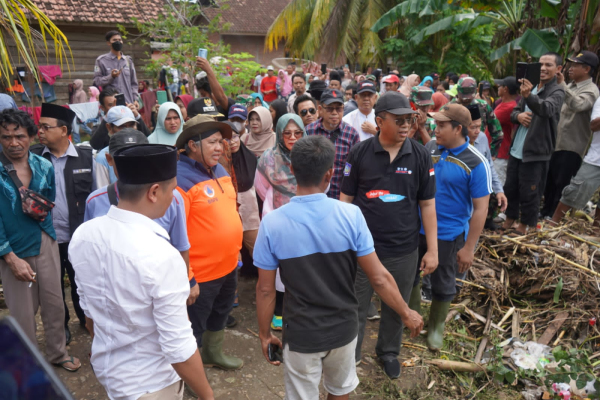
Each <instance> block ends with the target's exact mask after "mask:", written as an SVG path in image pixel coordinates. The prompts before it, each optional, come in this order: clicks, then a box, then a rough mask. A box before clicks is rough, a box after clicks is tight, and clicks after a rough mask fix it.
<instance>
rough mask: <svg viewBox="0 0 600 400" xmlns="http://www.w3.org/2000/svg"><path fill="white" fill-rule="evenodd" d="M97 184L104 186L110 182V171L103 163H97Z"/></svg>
mask: <svg viewBox="0 0 600 400" xmlns="http://www.w3.org/2000/svg"><path fill="white" fill-rule="evenodd" d="M94 175H95V176H96V186H97V187H104V186H108V185H109V184H110V173H109V172H108V166H107V165H104V164H103V163H101V162H100V163H96V171H95V174H94Z"/></svg>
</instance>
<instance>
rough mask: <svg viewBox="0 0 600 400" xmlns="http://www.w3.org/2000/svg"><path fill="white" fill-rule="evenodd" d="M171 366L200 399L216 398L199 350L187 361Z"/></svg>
mask: <svg viewBox="0 0 600 400" xmlns="http://www.w3.org/2000/svg"><path fill="white" fill-rule="evenodd" d="M171 365H172V366H173V369H174V370H175V372H177V375H179V377H180V378H181V379H183V381H184V382H185V383H187V384H188V385H189V386H190V387H191V388H192V390H193V391H194V393H196V394H197V395H198V399H200V400H213V399H214V398H215V397H214V394H213V390H212V388H211V387H210V384H209V383H208V379H206V374H205V373H204V364H202V357H200V353H199V352H198V349H196V351H195V352H194V354H193V355H192V356H191V357H190V358H188V359H187V360H186V361H184V362H181V363H175V364H171Z"/></svg>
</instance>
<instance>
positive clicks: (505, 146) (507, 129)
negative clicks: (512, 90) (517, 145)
mask: <svg viewBox="0 0 600 400" xmlns="http://www.w3.org/2000/svg"><path fill="white" fill-rule="evenodd" d="M516 106H517V102H516V101H514V100H513V101H509V102H508V103H504V102H502V103H500V104H498V107H496V109H495V110H494V113H495V114H496V117H497V118H498V121H500V125H501V126H502V132H503V133H504V138H503V139H502V143H500V149H499V150H498V158H501V159H506V160H508V154H509V151H510V143H511V142H512V131H513V128H514V125H513V123H512V122H510V113H512V111H513V109H514V108H515V107H516Z"/></svg>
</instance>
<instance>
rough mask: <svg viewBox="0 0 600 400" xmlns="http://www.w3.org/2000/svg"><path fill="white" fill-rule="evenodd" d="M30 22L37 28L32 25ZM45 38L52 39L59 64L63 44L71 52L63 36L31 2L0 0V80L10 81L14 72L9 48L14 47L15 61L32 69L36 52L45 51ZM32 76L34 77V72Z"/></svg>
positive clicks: (35, 61)
mask: <svg viewBox="0 0 600 400" xmlns="http://www.w3.org/2000/svg"><path fill="white" fill-rule="evenodd" d="M34 21H35V23H36V24H37V25H39V28H38V29H34V28H33V27H32V23H33V22H34ZM48 37H49V38H51V39H52V41H53V42H54V48H55V50H56V58H57V60H58V61H59V62H60V63H61V64H62V62H63V60H65V59H66V58H67V53H66V50H65V47H66V48H67V49H68V50H69V53H70V52H71V49H70V47H69V44H68V41H67V38H66V36H65V35H64V34H63V33H62V32H61V31H60V29H58V28H57V27H56V25H54V23H53V22H52V21H51V20H50V19H49V18H48V17H47V16H46V15H45V14H44V13H43V12H42V11H41V10H40V9H39V8H38V7H37V6H36V5H35V4H34V3H33V1H31V0H0V79H1V80H2V81H3V83H5V84H6V85H8V86H12V84H13V83H12V82H11V81H10V79H11V77H12V75H13V74H14V66H15V56H14V55H13V54H11V52H10V50H9V47H12V46H14V47H15V48H16V52H17V54H18V59H19V61H21V62H22V63H24V64H25V66H26V67H27V68H28V69H29V70H31V71H35V70H36V69H37V65H38V59H37V53H38V52H43V49H45V52H46V53H47V51H48V41H47V38H48ZM71 58H72V55H71ZM34 76H35V77H36V80H37V79H38V78H37V74H34ZM38 84H39V82H38Z"/></svg>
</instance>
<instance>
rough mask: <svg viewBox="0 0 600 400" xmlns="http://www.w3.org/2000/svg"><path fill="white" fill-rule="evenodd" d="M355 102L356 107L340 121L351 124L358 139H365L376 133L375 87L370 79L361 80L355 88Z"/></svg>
mask: <svg viewBox="0 0 600 400" xmlns="http://www.w3.org/2000/svg"><path fill="white" fill-rule="evenodd" d="M355 99H356V102H357V103H358V109H356V110H354V111H352V112H351V113H349V114H347V115H345V116H344V118H342V121H344V122H345V123H347V124H348V125H351V126H352V127H353V128H354V129H356V131H357V132H358V135H359V136H360V141H361V142H362V141H363V140H367V139H369V138H371V137H373V135H375V134H376V133H377V125H375V111H373V107H375V103H376V102H377V88H376V87H375V83H373V82H371V81H362V82H361V83H359V84H358V88H357V89H356V96H355Z"/></svg>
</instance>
